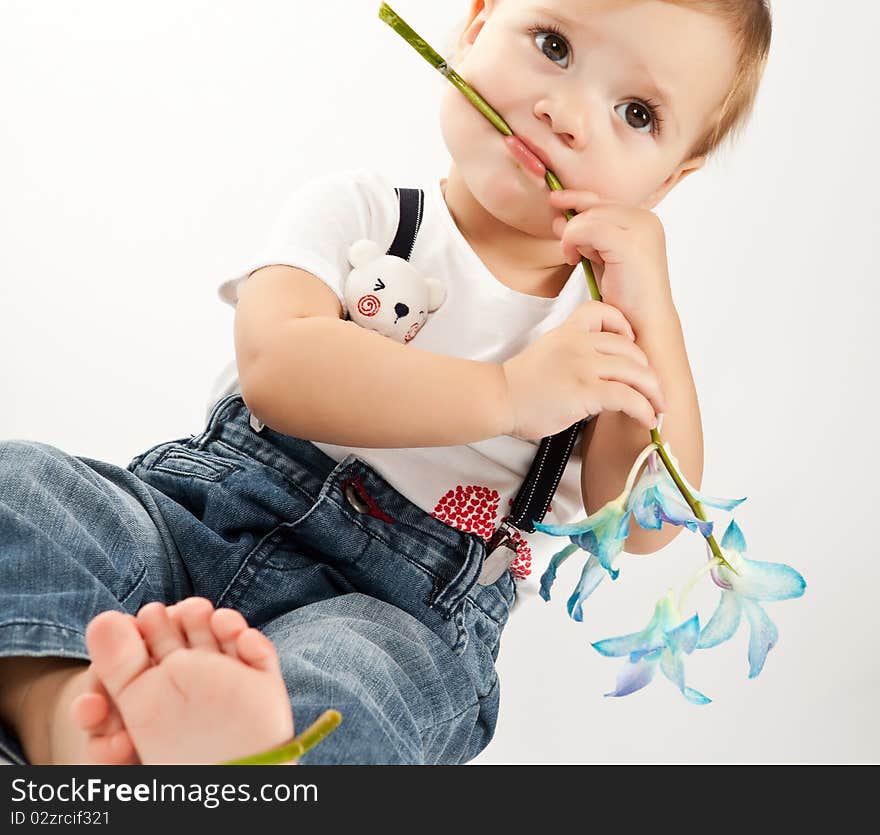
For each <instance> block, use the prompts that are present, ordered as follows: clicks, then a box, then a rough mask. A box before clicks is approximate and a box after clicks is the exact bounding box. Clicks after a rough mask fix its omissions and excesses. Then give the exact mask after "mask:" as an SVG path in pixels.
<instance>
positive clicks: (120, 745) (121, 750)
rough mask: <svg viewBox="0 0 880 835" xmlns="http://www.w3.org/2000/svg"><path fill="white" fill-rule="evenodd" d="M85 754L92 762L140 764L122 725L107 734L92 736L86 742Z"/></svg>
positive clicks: (129, 737)
mask: <svg viewBox="0 0 880 835" xmlns="http://www.w3.org/2000/svg"><path fill="white" fill-rule="evenodd" d="M86 754H87V756H88V757H89V759H91V760H92V761H93V762H99V763H104V764H105V765H140V762H141V761H140V757H138V753H137V751H136V750H135V747H134V744H133V743H132V741H131V736H130V735H129V733H128V731H127V730H126V729H125V728H124V727H123V728H120V729H119V730H118V731H116V732H115V733H112V734H108V735H107V736H93V737H92V738H91V739H89V740H88V741H87V742H86Z"/></svg>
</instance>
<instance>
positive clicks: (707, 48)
mask: <svg viewBox="0 0 880 835" xmlns="http://www.w3.org/2000/svg"><path fill="white" fill-rule="evenodd" d="M481 6H482V8H481ZM473 12H474V13H473V14H472V19H471V22H470V23H469V25H468V26H467V27H466V29H465V31H464V33H463V34H462V38H461V40H460V44H459V52H458V56H457V61H456V62H455V68H456V69H457V70H458V72H459V73H460V74H461V75H462V77H463V78H465V80H467V81H468V83H470V84H471V85H472V86H473V87H474V88H475V89H476V90H477V91H478V92H479V93H480V94H481V95H483V96H484V97H485V98H486V100H487V101H488V102H489V103H490V104H491V105H492V106H493V107H494V108H495V109H496V110H497V111H498V112H499V113H500V114H501V116H502V117H504V119H505V120H506V121H507V123H508V124H509V125H510V127H511V129H512V130H513V131H514V133H515V134H517V135H518V136H520V137H522V138H523V139H524V140H525V141H526V142H527V144H529V145H530V146H531V147H532V148H533V149H536V150H538V151H539V152H540V153H539V156H541V157H542V158H543V161H544V162H545V164H546V165H547V167H548V168H550V169H551V170H552V171H554V172H555V173H556V175H557V176H558V177H559V179H560V180H561V182H562V184H563V185H564V186H565V187H566V188H572V189H584V190H587V191H592V192H595V193H597V194H598V195H599V196H600V197H601V198H603V199H605V200H609V201H613V202H621V203H627V204H630V205H636V206H642V207H643V208H653V206H654V205H656V203H658V202H659V201H660V199H662V197H663V196H664V195H665V194H666V192H667V191H668V190H669V189H670V188H671V187H672V186H674V185H675V183H676V182H678V180H679V179H680V178H681V176H683V175H684V174H685V173H687V170H688V168H690V169H691V170H693V169H695V168H696V167H699V165H700V164H701V163H702V160H699V159H698V160H686V159H684V157H685V155H686V154H687V152H688V150H689V148H690V147H692V145H693V143H694V142H695V141H696V139H697V138H698V137H699V136H700V135H701V134H702V133H703V131H704V130H705V129H706V127H707V126H708V125H709V124H710V119H711V118H712V117H713V116H714V115H716V114H717V113H718V112H719V110H720V107H721V105H722V103H723V101H724V99H725V97H726V96H727V93H728V91H729V89H730V85H731V82H732V80H733V76H734V72H735V69H736V59H737V49H736V44H735V42H734V38H733V35H732V33H731V32H730V30H729V29H728V27H727V24H725V23H724V21H722V20H721V19H720V18H718V17H715V16H710V15H708V14H704V13H700V12H697V11H694V10H693V9H688V8H684V7H681V6H676V5H673V4H671V3H665V2H662V0H533V1H531V0H503V2H500V3H499V2H497V0H485V6H483V4H482V3H480V2H477V3H476V4H475V5H474V6H473ZM557 32H558V33H557ZM661 120H662V121H661ZM440 122H441V129H442V132H443V137H444V140H445V142H446V145H447V148H448V149H449V152H450V154H451V155H452V158H453V160H454V163H455V165H456V166H457V167H458V169H459V171H460V173H461V176H462V177H463V178H464V180H465V182H466V183H467V184H468V187H469V189H470V191H471V192H472V193H473V195H474V197H475V198H476V199H477V200H478V201H479V202H480V203H482V204H483V206H485V208H486V209H487V210H488V211H490V212H491V213H492V214H493V215H495V216H496V217H498V218H499V219H500V220H502V221H504V222H505V223H509V224H510V225H513V226H517V227H518V228H520V229H522V230H523V231H525V232H528V233H529V234H534V235H539V236H541V237H551V236H552V233H548V229H549V227H550V223H551V221H552V219H553V218H554V217H556V216H558V212H557V211H554V210H552V209H551V208H549V204H548V203H547V201H546V200H535V198H536V196H538V194H539V192H541V191H543V192H545V193H549V192H548V190H547V187H546V185H544V184H543V181H542V179H541V178H539V177H537V176H535V175H534V174H530V173H528V172H526V171H525V170H523V169H522V168H521V167H520V166H519V164H518V163H517V160H516V159H515V158H514V157H513V156H512V155H511V154H510V152H509V151H508V148H507V146H506V144H505V143H504V142H503V141H502V137H501V134H500V133H499V132H498V131H497V130H496V129H495V128H494V127H492V125H491V124H490V123H489V122H488V121H487V120H486V119H485V118H484V117H483V116H482V115H481V114H480V113H478V111H477V110H476V109H475V108H473V106H472V105H471V104H470V103H469V102H468V101H467V100H466V99H465V97H464V96H462V95H461V93H460V92H458V91H457V90H455V89H454V88H452V87H451V85H450V87H449V89H448V90H447V91H446V92H445V94H444V97H443V103H442V107H441V114H440ZM526 205H528V206H529V209H528V211H526V210H525V206H526ZM545 206H546V208H545Z"/></svg>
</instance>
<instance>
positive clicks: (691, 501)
mask: <svg viewBox="0 0 880 835" xmlns="http://www.w3.org/2000/svg"><path fill="white" fill-rule="evenodd" d="M379 18H380V19H381V20H382V21H384V22H385V23H387V24H388V25H389V26H390V27H391V28H392V29H393V30H394V31H395V32H397V34H398V35H400V36H401V37H402V38H403V39H404V40H405V41H406V42H407V43H408V44H409V45H410V46H411V47H413V49H415V50H416V52H418V53H419V55H421V56H422V57H423V58H424V59H425V60H426V61H427V62H428V63H429V64H430V65H431V66H432V67H434V69H436V70H439V71H440V72H441V73H442V74H443V75H444V76H445V77H446V78H448V79H449V80H450V81H451V82H452V84H454V85H455V87H456V88H457V89H458V90H460V91H461V92H462V93H463V94H464V96H465V98H466V99H467V100H468V101H469V102H470V103H471V104H473V106H474V107H476V108H477V110H479V111H480V113H482V114H483V115H484V116H485V117H486V118H487V119H488V120H489V121H490V122H491V123H492V124H493V125H494V126H495V127H496V128H497V129H498V130H499V131H500V132H501V133H503V134H504V135H505V136H513V131H512V130H511V129H510V126H509V125H508V124H507V122H505V121H504V119H502V118H501V116H500V115H499V114H498V113H496V112H495V110H494V109H493V108H492V106H491V105H490V104H489V103H488V102H487V101H486V100H485V99H484V98H483V97H482V96H481V95H480V94H479V93H477V91H476V90H474V89H473V87H471V86H470V85H469V84H468V83H467V82H466V81H465V80H464V79H463V78H462V77H461V76H460V75H459V74H458V73H457V72H456V71H455V70H453V69H452V68H451V67H450V66H449V64H447V63H446V60H445V59H444V58H443V57H442V56H441V55H439V54H438V53H437V52H435V51H434V50H433V49H432V48H431V46H430V45H429V44H428V43H427V42H426V41H425V40H424V38H422V37H420V36H419V35H418V34H417V33H416V32H415V31H414V30H413V29H412V28H411V27H410V26H409V24H407V23H406V21H404V20H403V19H402V18H401V17H400V15H398V14H397V12H395V11H394V10H393V9H392V8H391V7H390V6H389V5H388V4H387V3H383V4H382V5H381V6H380V8H379ZM544 179H545V180H546V181H547V185H548V186H549V187H550V189H551V190H552V191H561V190H562V189H563V188H564V186H563V185H562V183H561V182H560V181H559V178H558V177H557V176H556V175H555V174H554V173H553V172H552V171H550V170H549V169H547V171H546V172H545V174H544ZM563 214H564V215H565V219H566V220H567V221H568V220H571V219H572V218H573V217H574V216H575V212H573V211H571V210H570V209H567V210H566V211H565V212H563ZM581 266H582V267H583V270H584V274H585V275H586V278H587V287H588V288H589V291H590V298H592V299H593V300H594V301H602V294H601V293H600V292H599V285H598V284H597V283H596V277H595V275H594V274H593V265H592V264H591V263H590V262H589V260H588V259H586V258H583V257H582V258H581ZM651 440H652V441H653V442H654V443H655V444H656V445H657V452H658V454H659V455H660V458H661V460H662V461H663V464H664V465H665V467H666V469H667V470H669V475H670V476H672V480H673V481H674V482H675V484H676V486H677V487H678V489H679V490H680V491H681V494H682V496H684V498H685V501H687V503H688V505H689V506H690V508H691V510H693V511H694V514H695V515H696V517H697V518H698V519H700V520H701V521H703V522H705V521H708V520H707V519H706V516H705V514H704V513H703V508H702V507H701V506H700V503H699V502H698V501H697V500H696V499H695V498H694V497H693V496H692V495H691V492H690V490H688V489H687V487H686V486H685V483H684V481H683V480H682V478H681V476H679V474H678V473H677V472H676V471H675V467H674V466H673V464H672V461H670V460H669V456H668V455H667V454H666V450H664V449H663V442H662V440H661V438H660V433H659V432H658V431H657V430H656V429H652V430H651ZM706 541H707V542H708V543H709V548H710V549H711V550H712V554H713V555H714V556H715V557H716V558H717V559H719V560H721V562H723V563H724V564H725V565H726V566H727V567H728V568H729V569H730V570H731V571H734V569H733V566H731V565H730V563H728V562H727V560H725V559H724V555H723V554H722V553H721V548H719V547H718V543H717V542H716V541H715V538H714V537H713V536H712V535H711V534H710V535H709V536H708V537H706ZM734 573H736V572H735V571H734Z"/></svg>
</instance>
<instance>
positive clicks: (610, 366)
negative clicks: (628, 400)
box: [599, 356, 666, 414]
mask: <svg viewBox="0 0 880 835" xmlns="http://www.w3.org/2000/svg"><path fill="white" fill-rule="evenodd" d="M599 377H600V378H601V379H602V380H606V381H612V382H616V383H624V384H625V385H627V386H629V387H630V388H632V389H634V390H635V391H636V392H638V394H640V395H641V396H642V398H645V399H647V400H648V401H649V403H650V404H651V407H652V409H653V411H654V412H656V413H658V414H659V413H660V412H663V411H665V410H666V403H665V402H664V400H663V392H662V391H661V390H660V378H659V377H658V376H657V372H656V371H654V369H652V368H651V367H650V366H646V365H641V364H640V363H637V362H633V361H632V360H631V359H630V358H629V357H621V356H604V357H602V362H601V365H600V368H599Z"/></svg>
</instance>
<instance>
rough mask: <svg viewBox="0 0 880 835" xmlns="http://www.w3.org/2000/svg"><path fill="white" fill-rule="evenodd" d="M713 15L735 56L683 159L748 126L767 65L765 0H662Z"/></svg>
mask: <svg viewBox="0 0 880 835" xmlns="http://www.w3.org/2000/svg"><path fill="white" fill-rule="evenodd" d="M663 2H664V3H673V4H675V5H676V6H685V7H688V8H693V9H696V10H697V11H701V12H705V13H707V14H711V15H715V16H717V17H720V18H721V19H722V20H724V21H725V22H726V23H727V24H728V26H729V27H730V29H731V31H733V33H734V36H735V38H736V40H737V44H738V46H739V55H738V58H737V65H736V72H735V74H734V78H733V83H732V84H731V87H730V90H729V91H728V93H727V96H726V98H725V99H724V101H723V103H722V105H721V109H720V111H719V113H718V116H717V117H716V118H715V119H713V120H712V122H711V124H710V125H709V126H708V127H707V128H706V130H705V131H704V132H703V133H702V134H701V135H700V136H699V137H698V138H697V140H696V142H695V143H694V144H693V145H692V146H691V148H690V150H689V152H688V153H687V154H685V156H684V159H689V158H690V157H696V156H707V157H708V156H709V155H711V154H712V153H714V152H715V151H716V150H717V149H718V147H719V146H720V145H721V143H722V142H724V140H725V139H728V138H729V139H731V140H733V139H735V138H736V137H737V136H738V135H739V134H740V132H741V131H742V129H743V128H744V127H745V125H746V123H747V122H748V119H749V116H750V115H751V113H752V109H753V108H754V105H755V99H756V97H757V95H758V86H759V85H760V83H761V77H762V76H763V75H764V68H765V67H766V65H767V56H768V54H769V52H770V38H771V35H772V30H773V25H772V19H771V15H770V3H769V0H663ZM466 21H467V19H465V20H462V21H461V22H460V23H459V25H458V26H457V27H456V28H455V30H454V32H455V33H454V34H453V35H450V38H449V44H448V48H447V51H448V54H450V55H452V54H454V53H455V49H456V41H457V38H458V35H459V33H460V32H461V31H462V30H463V29H464V26H465V23H466Z"/></svg>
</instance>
